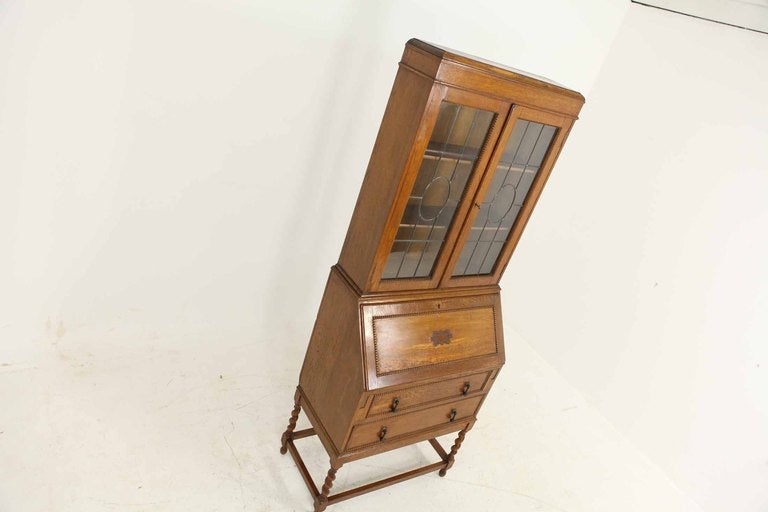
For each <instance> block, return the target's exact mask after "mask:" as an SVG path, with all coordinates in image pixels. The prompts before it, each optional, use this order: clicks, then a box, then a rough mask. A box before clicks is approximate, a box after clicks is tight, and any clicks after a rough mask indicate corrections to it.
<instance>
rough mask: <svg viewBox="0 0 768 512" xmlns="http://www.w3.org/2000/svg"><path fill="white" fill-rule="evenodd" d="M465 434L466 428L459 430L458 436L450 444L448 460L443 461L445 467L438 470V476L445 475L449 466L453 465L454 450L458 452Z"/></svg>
mask: <svg viewBox="0 0 768 512" xmlns="http://www.w3.org/2000/svg"><path fill="white" fill-rule="evenodd" d="M466 435H467V429H466V428H465V429H464V430H461V431H460V432H459V437H457V438H456V441H455V442H454V443H453V446H451V452H450V453H449V454H448V460H447V461H446V463H445V467H444V468H443V469H441V470H440V472H439V473H438V474H439V475H440V476H445V474H446V473H447V472H448V470H449V469H451V466H453V462H454V460H455V459H456V452H458V451H459V448H461V443H463V442H464V436H466Z"/></svg>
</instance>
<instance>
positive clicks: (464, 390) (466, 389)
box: [461, 382, 469, 395]
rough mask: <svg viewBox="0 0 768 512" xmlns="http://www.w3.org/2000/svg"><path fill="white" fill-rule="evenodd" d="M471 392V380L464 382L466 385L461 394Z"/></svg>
mask: <svg viewBox="0 0 768 512" xmlns="http://www.w3.org/2000/svg"><path fill="white" fill-rule="evenodd" d="M467 393H469V382H465V383H464V387H463V388H462V389H461V394H462V395H466V394H467Z"/></svg>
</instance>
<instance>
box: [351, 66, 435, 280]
mask: <svg viewBox="0 0 768 512" xmlns="http://www.w3.org/2000/svg"><path fill="white" fill-rule="evenodd" d="M432 85H433V82H432V81H431V80H429V79H427V78H425V77H423V76H421V75H419V74H416V73H414V72H412V71H409V70H408V69H407V68H403V67H401V68H400V69H399V70H398V72H397V77H396V78H395V83H394V85H393V87H392V93H391V94H390V97H389V102H388V103H387V109H386V111H385V112H384V119H383V120H382V122H381V127H380V128H379V134H378V136H377V137H376V143H375V144H374V147H373V153H372V154H371V160H370V162H369V163H368V170H367V171H366V173H365V178H364V179H363V185H362V187H361V189H360V195H359V196H358V199H357V204H356V205H355V211H354V213H353V214H352V221H351V222H350V225H349V230H348V231H347V237H346V239H345V240H344V247H343V248H342V249H341V256H340V257H339V263H340V264H341V266H342V268H344V270H345V271H346V273H347V274H348V275H349V277H350V278H351V279H352V280H353V281H354V282H355V283H356V284H357V286H358V287H359V288H360V289H362V290H365V289H367V288H368V285H367V283H368V280H369V276H370V273H371V269H372V268H373V266H374V259H375V257H376V252H377V249H378V245H379V243H380V240H381V238H382V235H383V233H384V230H385V229H386V225H387V219H388V217H389V215H390V210H391V205H392V204H393V203H394V202H395V196H396V194H397V193H398V188H399V186H400V178H401V176H402V173H403V170H404V169H405V167H406V165H407V164H408V158H409V156H410V153H411V148H412V147H413V146H414V144H415V143H416V142H417V141H418V140H419V138H424V137H426V131H427V127H425V126H423V125H422V122H421V120H422V116H423V114H424V111H425V109H426V107H427V104H428V101H429V97H430V91H431V89H432ZM403 193H406V194H407V193H408V191H405V192H403Z"/></svg>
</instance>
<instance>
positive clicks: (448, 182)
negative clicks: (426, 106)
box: [378, 88, 510, 290]
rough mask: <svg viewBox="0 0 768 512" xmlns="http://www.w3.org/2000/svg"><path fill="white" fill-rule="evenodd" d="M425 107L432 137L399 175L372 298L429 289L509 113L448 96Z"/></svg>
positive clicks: (445, 92) (473, 98)
mask: <svg viewBox="0 0 768 512" xmlns="http://www.w3.org/2000/svg"><path fill="white" fill-rule="evenodd" d="M438 91H439V92H440V93H441V94H440V95H439V96H438V98H436V100H439V101H435V102H434V103H433V105H432V108H431V110H432V112H431V115H430V116H429V117H428V118H429V119H431V123H430V124H431V126H432V129H431V130H430V131H429V133H428V136H427V137H425V140H424V141H423V143H422V144H421V145H419V146H418V147H417V148H416V149H415V151H419V158H418V159H414V163H413V165H411V166H410V168H409V169H408V170H406V172H405V173H404V178H403V187H402V190H409V191H410V192H409V193H408V195H407V196H405V194H403V197H401V198H400V200H399V201H398V203H397V204H396V205H395V208H396V209H398V210H396V211H398V212H399V214H398V215H397V216H396V217H397V218H398V219H399V220H398V221H396V222H397V224H395V225H393V226H392V229H391V231H390V233H391V234H392V238H391V239H389V240H387V241H386V246H387V249H388V251H387V253H386V256H385V258H384V259H383V265H382V268H381V274H380V276H381V278H380V281H379V287H378V289H379V290H398V289H416V288H433V287H436V286H437V285H438V283H439V281H440V278H441V277H442V274H443V272H444V270H445V265H446V263H447V259H448V258H449V257H450V255H451V251H452V249H453V244H454V243H455V240H456V237H457V236H458V231H459V229H460V228H461V225H462V223H463V221H464V217H465V216H466V214H467V211H468V210H469V207H470V202H471V199H472V197H474V193H475V191H476V189H477V186H478V184H479V182H480V179H481V178H482V174H483V172H484V170H485V169H486V167H487V164H488V160H489V157H490V153H491V152H492V150H493V147H494V145H495V142H496V140H497V138H498V136H499V133H500V131H501V125H502V123H503V121H504V117H505V116H506V115H507V113H508V111H509V107H510V105H509V104H508V103H505V102H503V101H498V100H495V99H492V98H487V97H484V96H480V95H476V94H471V93H468V92H465V91H459V90H455V89H449V88H439V89H438Z"/></svg>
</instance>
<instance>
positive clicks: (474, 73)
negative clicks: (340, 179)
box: [281, 39, 584, 512]
mask: <svg viewBox="0 0 768 512" xmlns="http://www.w3.org/2000/svg"><path fill="white" fill-rule="evenodd" d="M583 103H584V98H583V97H582V96H581V95H580V94H579V93H577V92H574V91H572V90H569V89H566V88H564V87H562V86H560V85H557V84H555V83H553V82H551V81H549V80H546V79H543V78H541V77H536V76H533V75H530V74H526V73H523V72H521V71H517V70H513V69H511V68H508V67H505V66H502V65H499V64H494V63H492V62H488V61H485V60H482V59H478V58H475V57H472V56H469V55H465V54H462V53H460V52H456V51H453V50H449V49H447V48H443V47H440V46H436V45H432V44H428V43H425V42H423V41H419V40H416V39H412V40H410V41H408V43H407V44H406V46H405V51H404V53H403V57H402V60H401V62H400V65H399V69H398V72H397V76H396V78H395V83H394V86H393V88H392V92H391V95H390V98H389V102H388V104H387V108H386V111H385V113H384V119H383V120H382V123H381V127H380V129H379V134H378V137H377V139H376V143H375V145H374V148H373V153H372V155H371V160H370V163H369V165H368V170H367V172H366V174H365V178H364V181H363V185H362V188H361V190H360V195H359V197H358V200H357V204H356V206H355V209H354V213H353V215H352V221H351V223H350V226H349V230H348V232H347V236H346V239H345V241H344V246H343V247H342V250H341V256H340V258H339V262H338V264H336V265H335V266H333V267H332V268H331V272H330V276H329V277H328V282H327V285H326V288H325V293H324V295H323V298H322V302H321V305H320V310H319V312H318V315H317V320H316V322H315V327H314V329H313V332H312V336H311V339H310V341H309V347H308V348H307V352H306V356H305V359H304V365H303V367H302V370H301V374H300V377H299V385H298V387H297V389H296V394H295V397H294V400H295V403H294V409H293V412H292V414H291V417H290V420H289V424H288V428H287V430H286V431H285V433H284V434H283V436H282V446H281V452H282V453H286V451H290V453H291V455H292V456H293V458H294V460H295V461H296V465H297V466H298V468H299V470H300V472H301V474H302V476H303V477H304V480H305V482H306V484H307V486H308V487H309V490H310V492H311V493H312V495H313V497H314V504H315V510H316V511H318V512H320V511H322V510H324V509H325V508H326V506H327V505H328V504H332V503H335V502H338V501H341V500H344V499H348V498H351V497H354V496H357V495H360V494H363V493H366V492H369V491H372V490H375V489H379V488H381V487H385V486H387V485H391V484H393V483H396V482H400V481H403V480H405V479H408V478H412V477H415V476H418V475H422V474H425V473H428V472H431V471H439V474H440V476H444V475H445V473H446V471H447V470H448V469H450V467H451V466H452V465H453V463H454V459H455V457H456V453H457V451H458V450H459V448H460V446H461V444H462V441H463V440H464V436H465V434H466V433H467V431H468V430H469V429H471V428H472V426H473V425H474V423H475V421H476V419H477V413H478V410H479V408H480V407H481V405H482V403H483V400H485V398H486V396H487V395H488V391H489V390H490V388H491V386H492V385H493V382H494V379H495V378H496V376H497V374H498V372H499V369H500V368H501V367H502V365H503V364H504V340H503V328H502V320H501V307H500V297H499V292H500V288H499V286H498V282H499V278H500V277H501V275H502V273H503V272H504V268H505V267H506V265H507V262H508V261H509V259H510V256H511V255H512V252H513V251H514V249H515V245H516V244H517V241H518V240H519V238H520V235H521V233H522V231H523V229H524V228H525V225H526V222H527V221H528V218H529V217H530V215H531V211H532V209H533V207H534V206H535V204H536V201H537V200H538V198H539V195H540V194H541V191H542V188H543V187H544V184H545V183H546V181H547V178H548V177H549V175H550V172H551V170H552V166H553V165H554V163H555V160H557V156H558V154H559V153H560V150H561V148H562V146H563V143H564V142H565V139H566V137H567V136H568V132H569V131H570V129H571V126H572V125H573V123H574V121H575V120H576V118H577V116H578V113H579V111H580V109H581V107H582V105H583ZM301 410H303V411H304V413H305V414H306V416H307V417H308V419H309V421H310V423H311V425H312V428H309V429H306V430H301V431H295V426H296V421H297V418H298V415H299V413H300V411H301ZM451 432H458V437H457V438H456V441H455V443H454V444H453V446H452V447H451V448H450V450H448V451H446V450H444V449H443V448H442V447H441V445H440V444H439V443H438V442H437V441H436V439H435V438H436V437H438V436H441V435H444V434H449V433H451ZM313 435H317V436H318V437H319V439H320V441H321V442H322V444H323V446H324V447H325V449H326V451H327V452H328V455H329V458H330V470H329V471H328V474H327V476H326V478H325V481H324V483H323V485H322V487H321V489H320V490H318V488H317V486H316V485H315V483H314V482H313V480H312V477H311V476H310V475H309V472H308V471H307V469H306V467H305V465H304V463H303V461H302V460H301V456H300V455H299V453H298V451H297V449H296V446H295V444H294V441H295V440H297V439H301V438H304V437H309V436H313ZM421 441H428V442H429V443H430V444H431V445H432V446H433V447H434V449H435V451H436V452H437V455H438V457H439V459H440V460H439V461H437V462H435V463H434V464H430V465H428V466H424V467H422V468H418V469H415V470H412V471H408V472H406V473H402V474H399V475H395V476H393V477H391V478H388V479H385V480H381V481H378V482H373V483H371V484H368V485H364V486H362V487H358V488H355V489H351V490H348V491H345V492H341V493H337V494H334V495H330V490H331V487H332V485H333V480H334V478H335V475H336V472H337V470H339V468H341V466H342V465H343V464H345V463H347V462H350V461H353V460H356V459H360V458H364V457H368V456H371V455H374V454H377V453H381V452H384V451H388V450H393V449H396V448H400V447H403V446H407V445H410V444H413V443H417V442H421Z"/></svg>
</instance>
